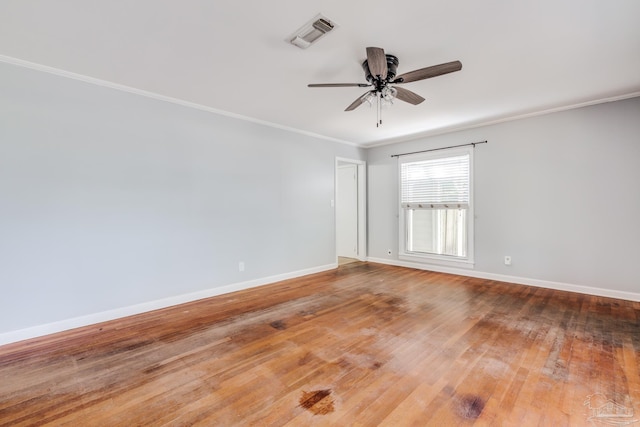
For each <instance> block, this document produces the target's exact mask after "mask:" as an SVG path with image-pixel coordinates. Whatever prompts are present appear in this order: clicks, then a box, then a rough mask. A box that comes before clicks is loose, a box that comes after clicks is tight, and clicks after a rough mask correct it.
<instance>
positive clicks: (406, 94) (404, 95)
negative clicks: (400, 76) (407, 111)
mask: <svg viewBox="0 0 640 427" xmlns="http://www.w3.org/2000/svg"><path fill="white" fill-rule="evenodd" d="M394 89H395V90H396V91H397V93H396V98H398V99H399V100H400V101H404V102H408V103H409V104H413V105H418V104H420V103H421V102H422V101H424V98H423V97H421V96H420V95H418V94H417V93H415V92H411V91H410V90H407V89H405V88H402V87H394Z"/></svg>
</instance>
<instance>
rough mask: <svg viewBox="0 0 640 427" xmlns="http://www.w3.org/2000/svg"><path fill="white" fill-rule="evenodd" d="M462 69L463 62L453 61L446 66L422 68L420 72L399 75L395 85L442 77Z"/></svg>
mask: <svg viewBox="0 0 640 427" xmlns="http://www.w3.org/2000/svg"><path fill="white" fill-rule="evenodd" d="M461 69H462V62H460V61H452V62H446V63H444V64H439V65H432V66H431V67H426V68H420V69H419V70H414V71H409V72H408V73H404V74H401V75H399V76H398V77H397V78H396V79H395V80H394V83H410V82H415V81H417V80H424V79H430V78H431V77H437V76H441V75H443V74H448V73H453V72H454V71H460V70H461Z"/></svg>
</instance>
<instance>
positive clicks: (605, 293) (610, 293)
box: [368, 257, 640, 302]
mask: <svg viewBox="0 0 640 427" xmlns="http://www.w3.org/2000/svg"><path fill="white" fill-rule="evenodd" d="M368 261H370V262H377V263H379V264H387V265H395V266H398V267H408V268H415V269H418V270H428V271H436V272H439V273H449V274H457V275H459V276H467V277H476V278H478V279H488V280H496V281H499V282H507V283H517V284H519V285H529V286H536V287H538V288H547V289H555V290H559V291H568V292H577V293H580V294H587V295H595V296H599V297H608V298H617V299H623V300H628V301H639V302H640V293H634V292H626V291H617V290H615V289H603V288H593V287H591V286H582V285H573V284H570V283H562V282H551V281H548V280H539V279H531V278H528V277H519V276H507V275H505V274H496V273H486V272H483V271H475V270H468V269H465V268H455V267H441V266H437V265H433V264H429V265H427V264H420V263H415V262H408V261H399V260H392V259H384V258H372V257H369V258H368Z"/></svg>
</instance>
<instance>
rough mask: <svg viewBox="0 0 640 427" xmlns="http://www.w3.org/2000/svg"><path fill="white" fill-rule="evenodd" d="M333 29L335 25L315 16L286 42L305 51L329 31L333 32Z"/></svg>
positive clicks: (319, 16) (324, 18) (326, 19)
mask: <svg viewBox="0 0 640 427" xmlns="http://www.w3.org/2000/svg"><path fill="white" fill-rule="evenodd" d="M334 27H335V24H334V23H333V22H331V21H330V20H329V19H328V18H326V17H324V16H322V15H317V16H316V17H315V18H313V19H312V20H311V21H309V22H307V23H306V24H304V25H303V26H302V27H301V28H300V29H299V30H298V31H296V32H295V33H293V34H292V35H291V36H290V37H289V38H288V40H287V41H288V42H289V43H291V44H292V45H294V46H298V47H299V48H300V49H306V48H308V47H309V46H311V45H312V44H313V43H315V42H317V41H318V40H319V39H320V38H321V37H322V36H324V35H325V34H327V33H328V32H329V31H331V30H333V28H334Z"/></svg>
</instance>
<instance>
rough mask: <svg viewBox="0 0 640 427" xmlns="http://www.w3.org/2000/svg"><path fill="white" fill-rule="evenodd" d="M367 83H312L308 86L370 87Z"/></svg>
mask: <svg viewBox="0 0 640 427" xmlns="http://www.w3.org/2000/svg"><path fill="white" fill-rule="evenodd" d="M369 86H371V85H370V84H367V83H311V84H308V85H307V87H369Z"/></svg>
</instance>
